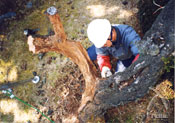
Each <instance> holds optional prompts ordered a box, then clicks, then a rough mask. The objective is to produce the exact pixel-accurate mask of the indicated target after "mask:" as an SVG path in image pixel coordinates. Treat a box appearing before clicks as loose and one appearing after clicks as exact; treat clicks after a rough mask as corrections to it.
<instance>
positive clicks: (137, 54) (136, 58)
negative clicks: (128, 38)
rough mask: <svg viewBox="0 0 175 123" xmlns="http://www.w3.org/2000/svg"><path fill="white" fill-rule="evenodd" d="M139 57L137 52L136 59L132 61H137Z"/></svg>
mask: <svg viewBox="0 0 175 123" xmlns="http://www.w3.org/2000/svg"><path fill="white" fill-rule="evenodd" d="M138 58H139V54H137V55H136V56H135V58H134V60H133V61H132V63H134V62H135V61H137V59H138Z"/></svg>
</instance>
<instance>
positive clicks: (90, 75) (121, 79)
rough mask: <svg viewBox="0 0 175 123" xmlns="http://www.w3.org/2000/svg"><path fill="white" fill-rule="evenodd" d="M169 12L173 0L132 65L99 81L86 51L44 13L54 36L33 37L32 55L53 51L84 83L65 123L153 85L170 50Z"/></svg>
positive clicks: (171, 28) (131, 98)
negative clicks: (65, 59) (71, 64)
mask: <svg viewBox="0 0 175 123" xmlns="http://www.w3.org/2000/svg"><path fill="white" fill-rule="evenodd" d="M173 10H174V1H173V0H171V1H170V2H169V3H168V4H167V6H166V7H165V8H164V10H162V12H161V14H160V15H159V16H158V18H157V19H156V21H155V22H154V24H153V26H152V28H151V29H150V30H149V31H148V32H147V33H146V34H145V36H144V38H143V40H142V41H140V42H139V43H138V47H139V50H140V57H139V59H138V60H137V61H136V62H135V63H134V64H132V65H131V66H130V67H129V68H128V69H126V70H125V71H124V72H122V73H117V74H115V75H113V76H111V77H110V78H108V79H107V80H100V81H99V78H98V77H97V73H96V68H95V66H94V65H93V64H92V62H91V61H90V59H89V57H88V55H87V52H86V50H85V49H84V48H83V47H82V46H81V44H80V43H79V42H75V41H71V40H68V39H67V38H66V35H65V33H64V29H63V26H62V24H61V22H60V18H59V16H58V14H57V13H54V15H49V14H48V17H49V19H50V21H51V23H52V24H53V27H54V32H55V35H53V36H49V37H47V38H41V37H39V38H37V37H36V38H34V41H33V44H34V45H35V53H39V52H48V51H56V52H58V53H62V54H64V55H65V56H67V57H69V58H71V60H72V61H73V62H75V63H76V64H77V65H78V66H79V68H80V70H81V72H82V74H83V76H84V78H85V83H86V84H85V91H84V93H83V95H82V100H81V104H80V107H79V109H78V112H77V114H76V115H75V116H72V117H69V118H70V120H64V121H65V122H86V121H87V120H88V119H89V118H90V117H91V116H97V115H100V114H103V113H105V111H106V110H107V109H109V108H112V107H117V106H118V105H121V104H125V103H127V102H130V101H134V100H136V99H138V98H140V97H143V96H144V95H145V94H146V93H147V92H148V90H149V87H151V86H154V85H155V84H156V82H157V80H158V79H159V76H160V75H161V74H162V69H163V65H164V64H163V61H162V60H161V58H162V57H167V56H169V55H170V54H171V53H172V52H173V50H174V49H173V48H174V47H173V44H174V38H175V35H174V11H173Z"/></svg>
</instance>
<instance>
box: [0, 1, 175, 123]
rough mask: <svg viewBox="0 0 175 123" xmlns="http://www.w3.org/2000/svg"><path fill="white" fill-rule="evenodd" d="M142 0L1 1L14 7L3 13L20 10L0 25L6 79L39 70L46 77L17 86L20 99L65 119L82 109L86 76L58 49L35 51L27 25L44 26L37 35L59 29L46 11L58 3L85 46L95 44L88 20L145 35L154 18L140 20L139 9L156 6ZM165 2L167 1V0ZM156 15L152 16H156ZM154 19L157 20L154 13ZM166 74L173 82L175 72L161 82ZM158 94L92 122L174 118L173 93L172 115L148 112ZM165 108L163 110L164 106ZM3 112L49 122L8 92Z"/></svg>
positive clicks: (71, 34)
mask: <svg viewBox="0 0 175 123" xmlns="http://www.w3.org/2000/svg"><path fill="white" fill-rule="evenodd" d="M142 2H143V3H140V2H139V0H130V1H120V0H103V1H100V0H85V1H80V0H66V1H61V0H48V1H44V0H41V1H38V0H31V1H29V0H25V1H23V2H21V1H18V0H16V1H13V2H12V1H11V4H10V5H11V6H12V5H13V7H11V6H9V3H8V2H7V1H6V2H5V1H2V2H0V3H3V4H0V5H2V6H3V7H4V6H7V5H8V6H7V7H8V9H9V10H8V11H5V10H6V9H3V10H4V11H0V13H1V14H5V13H7V12H9V11H13V12H15V13H16V16H14V17H12V18H6V19H4V20H3V22H2V23H1V26H0V28H1V30H2V31H1V32H0V39H1V40H0V41H1V42H3V43H0V45H2V46H1V49H2V50H1V51H0V72H1V73H0V78H1V80H0V83H3V84H4V83H7V82H8V81H9V82H14V81H21V80H25V79H28V78H30V77H31V76H32V72H34V71H35V72H36V73H37V74H38V75H39V76H40V77H41V80H40V82H39V83H38V84H33V83H29V84H25V85H22V86H19V87H17V88H14V89H13V93H14V94H15V95H16V96H17V97H18V98H21V99H22V100H24V101H26V102H28V103H29V104H31V105H33V106H35V107H37V108H38V109H40V110H41V111H42V112H43V113H44V114H46V115H47V116H48V117H50V118H51V119H52V120H53V121H55V122H56V123H57V122H58V123H59V122H62V121H63V119H64V117H66V116H67V114H71V113H72V114H73V113H76V112H77V108H78V107H79V103H80V100H81V94H82V92H83V89H84V78H83V76H82V74H81V72H80V70H79V69H78V67H77V65H75V64H74V63H72V62H71V60H70V59H69V58H66V57H65V56H63V55H60V54H56V53H47V54H39V55H36V54H32V53H30V52H29V51H28V46H27V43H26V40H27V38H26V37H25V36H24V35H23V30H24V29H26V28H30V29H39V31H38V33H37V34H40V35H48V34H50V32H52V30H53V29H52V26H51V24H50V23H49V21H48V18H46V16H45V15H44V14H43V13H44V11H45V10H46V9H47V8H48V7H50V6H55V7H56V8H58V12H59V15H60V17H61V20H62V23H63V26H64V29H65V32H66V34H67V35H68V38H69V39H72V40H76V41H80V42H81V43H82V45H83V46H84V47H85V48H87V47H89V46H90V45H91V44H90V43H89V41H88V38H87V34H86V29H87V25H88V23H89V22H90V21H91V20H93V19H95V18H107V19H109V20H110V21H111V23H120V24H128V25H131V26H133V27H134V28H135V29H136V31H137V32H138V33H139V34H140V35H141V37H142V36H143V34H144V33H143V32H145V31H146V30H147V29H145V28H143V25H145V23H146V24H149V25H148V26H146V27H149V26H150V22H148V21H145V18H144V17H142V19H140V20H139V19H138V14H139V17H141V15H143V14H144V12H145V10H144V11H140V10H141V9H140V8H141V7H142V8H143V5H144V4H150V5H152V6H154V5H153V4H151V3H150V1H149V2H148V3H144V2H145V1H142ZM165 2H166V1H165ZM159 4H162V6H163V3H159ZM164 4H165V3H164ZM153 8H154V7H153ZM156 9H157V8H156V7H155V8H154V9H153V10H151V11H149V12H148V13H151V14H152V15H153V13H154V12H155V11H156ZM145 14H147V13H145ZM151 14H150V16H148V18H149V17H151ZM156 14H157V15H158V14H159V12H156V13H155V14H154V15H153V16H155V17H156V16H157V15H156ZM155 17H154V18H155ZM142 20H144V21H143V22H144V24H140V22H142ZM152 20H154V19H153V18H152ZM151 23H152V22H151ZM171 70H172V69H171ZM166 79H169V81H171V82H172V81H173V71H171V72H169V73H168V72H167V73H166V74H164V76H163V77H162V79H161V80H160V82H159V83H161V82H162V81H164V80H166ZM154 95H155V93H154V92H153V91H150V92H149V93H148V94H147V95H146V96H145V97H144V98H142V99H140V100H137V101H136V102H131V103H129V104H127V105H124V106H119V107H118V108H113V109H110V110H109V111H108V112H107V113H106V114H105V115H104V116H102V117H98V118H92V119H90V120H89V122H113V123H114V122H121V123H124V122H128V123H132V122H133V123H135V122H142V121H148V122H152V121H154V122H157V121H161V122H164V120H165V122H167V121H168V122H171V121H173V115H172V114H173V108H171V107H172V106H173V103H172V102H173V101H172V97H171V98H168V99H170V100H169V102H170V107H169V108H168V112H169V114H168V115H166V116H168V117H165V118H164V117H163V118H154V117H151V116H150V117H148V116H146V114H147V110H146V109H147V107H148V105H149V102H150V100H151V99H152V98H153V97H154ZM155 101H156V100H155ZM6 104H8V106H7V105H6ZM155 104H158V105H159V106H157V107H156V106H155V107H156V108H157V110H158V111H159V110H163V111H164V105H163V104H162V103H161V100H160V99H157V101H156V103H155ZM162 107H163V109H161V108H162ZM163 113H164V112H163ZM157 114H158V113H157ZM159 114H160V113H159ZM0 117H1V118H0V121H1V122H9V123H11V122H14V123H17V122H41V123H47V122H49V121H48V119H46V118H45V117H43V116H42V115H41V114H40V113H39V112H37V111H35V110H32V109H31V108H29V107H28V106H25V105H24V104H22V103H21V102H19V101H17V100H14V99H9V98H7V97H6V96H4V95H3V94H2V93H1V94H0Z"/></svg>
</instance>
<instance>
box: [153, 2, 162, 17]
mask: <svg viewBox="0 0 175 123" xmlns="http://www.w3.org/2000/svg"><path fill="white" fill-rule="evenodd" d="M153 4H154V5H156V6H158V7H159V8H158V9H157V10H156V11H154V12H153V14H155V13H156V12H158V11H159V10H160V9H163V8H165V7H164V6H161V5H159V4H157V3H156V2H155V1H154V0H153Z"/></svg>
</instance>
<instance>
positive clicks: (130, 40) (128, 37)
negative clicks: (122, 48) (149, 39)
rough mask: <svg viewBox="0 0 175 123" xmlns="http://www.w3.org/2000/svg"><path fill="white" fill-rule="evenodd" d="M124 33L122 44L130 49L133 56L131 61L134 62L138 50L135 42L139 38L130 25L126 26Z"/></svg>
mask: <svg viewBox="0 0 175 123" xmlns="http://www.w3.org/2000/svg"><path fill="white" fill-rule="evenodd" d="M124 35H125V40H124V44H125V45H126V47H129V48H130V49H131V52H132V54H133V55H134V56H135V58H134V60H133V61H132V63H134V62H135V61H136V60H137V59H138V58H139V50H138V48H137V45H136V42H137V41H140V40H141V38H140V36H139V35H138V34H137V32H136V31H135V30H134V29H133V28H132V27H131V26H127V28H126V30H125V33H124Z"/></svg>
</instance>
